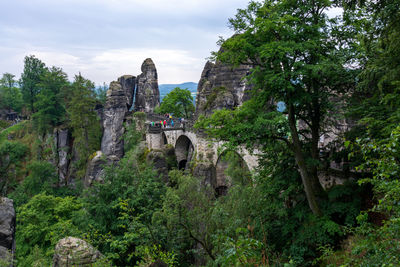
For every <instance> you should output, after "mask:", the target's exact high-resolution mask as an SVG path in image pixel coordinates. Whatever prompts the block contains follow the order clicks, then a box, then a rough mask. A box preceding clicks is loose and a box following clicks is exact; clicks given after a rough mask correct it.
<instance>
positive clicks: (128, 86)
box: [118, 75, 136, 109]
mask: <svg viewBox="0 0 400 267" xmlns="http://www.w3.org/2000/svg"><path fill="white" fill-rule="evenodd" d="M118 82H119V83H120V84H121V87H122V90H123V91H124V92H125V99H126V104H127V106H128V109H130V108H131V106H132V104H133V96H134V94H135V87H136V77H135V76H132V75H124V76H121V77H119V78H118Z"/></svg>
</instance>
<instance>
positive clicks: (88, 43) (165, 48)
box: [0, 0, 248, 85]
mask: <svg viewBox="0 0 400 267" xmlns="http://www.w3.org/2000/svg"><path fill="white" fill-rule="evenodd" d="M247 3H248V0H0V74H2V73H4V72H10V73H12V74H15V75H16V76H17V78H19V76H20V74H21V72H22V71H23V59H24V57H25V56H26V55H35V56H37V57H38V58H39V59H41V60H42V61H44V62H45V63H46V65H47V66H53V65H54V66H57V67H61V68H63V70H64V71H65V72H66V73H67V74H68V76H69V78H70V79H73V76H74V74H77V73H78V72H81V73H82V75H83V76H84V77H86V78H88V79H90V80H92V81H94V82H96V84H97V85H101V84H102V83H103V82H106V83H107V84H108V83H109V82H110V81H112V80H116V79H117V78H118V77H119V76H121V75H123V74H132V75H138V74H140V66H141V64H142V62H143V61H144V59H146V58H148V57H150V58H152V59H153V61H154V63H155V64H156V67H157V71H158V76H159V83H181V82H187V81H193V82H198V80H199V79H200V74H201V71H202V69H203V67H204V64H205V62H206V58H207V57H209V56H210V52H211V51H215V50H217V49H218V47H217V45H216V41H218V37H219V36H224V37H228V36H230V35H231V34H232V32H230V30H229V29H228V27H227V22H228V18H229V17H232V16H234V15H235V13H236V9H237V8H244V7H246V5H247Z"/></svg>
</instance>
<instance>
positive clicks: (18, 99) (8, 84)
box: [0, 73, 23, 112]
mask: <svg viewBox="0 0 400 267" xmlns="http://www.w3.org/2000/svg"><path fill="white" fill-rule="evenodd" d="M14 77H15V76H14V75H13V74H11V73H4V74H3V78H1V79H0V107H1V108H5V109H9V110H10V109H12V110H14V111H16V112H21V109H22V105H23V101H22V94H21V90H20V89H19V88H18V87H15V84H16V80H15V79H14Z"/></svg>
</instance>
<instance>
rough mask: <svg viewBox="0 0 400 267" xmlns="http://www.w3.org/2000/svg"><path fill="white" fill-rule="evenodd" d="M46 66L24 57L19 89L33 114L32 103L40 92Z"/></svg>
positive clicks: (33, 58)
mask: <svg viewBox="0 0 400 267" xmlns="http://www.w3.org/2000/svg"><path fill="white" fill-rule="evenodd" d="M46 70H47V68H46V65H45V64H44V63H43V62H42V61H41V60H40V59H38V58H36V57H35V56H33V55H32V56H26V57H25V59H24V72H23V73H22V74H21V79H20V87H21V92H22V97H23V99H24V102H25V104H26V105H27V106H28V108H29V109H30V111H31V112H32V113H33V112H35V107H34V103H35V102H36V97H37V95H38V94H39V92H40V86H39V83H40V82H41V77H42V75H43V74H44V73H45V72H46Z"/></svg>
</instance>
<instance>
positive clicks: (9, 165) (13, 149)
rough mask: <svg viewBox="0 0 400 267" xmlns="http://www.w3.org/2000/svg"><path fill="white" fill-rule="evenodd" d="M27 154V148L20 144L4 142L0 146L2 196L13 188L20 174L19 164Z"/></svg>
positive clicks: (0, 185)
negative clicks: (10, 187)
mask: <svg viewBox="0 0 400 267" xmlns="http://www.w3.org/2000/svg"><path fill="white" fill-rule="evenodd" d="M27 152H28V147H26V146H25V145H24V144H22V143H18V142H9V141H5V142H3V143H1V145H0V176H1V182H0V190H1V191H0V192H1V195H2V196H4V195H6V194H7V192H8V190H9V186H10V185H11V186H14V184H15V183H16V182H17V181H16V178H17V175H18V174H19V172H20V168H21V162H22V161H23V159H24V158H25V156H26V155H27Z"/></svg>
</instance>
